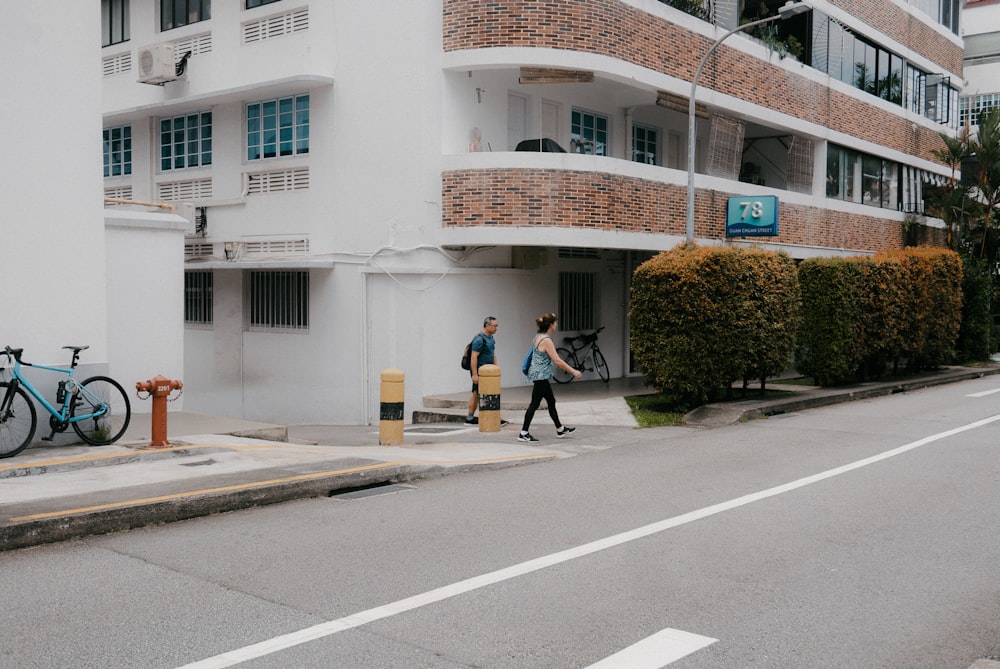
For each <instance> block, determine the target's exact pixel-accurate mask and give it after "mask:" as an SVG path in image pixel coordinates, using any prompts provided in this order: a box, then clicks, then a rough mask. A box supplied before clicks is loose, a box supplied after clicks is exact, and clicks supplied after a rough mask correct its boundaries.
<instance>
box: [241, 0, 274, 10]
mask: <svg viewBox="0 0 1000 669" xmlns="http://www.w3.org/2000/svg"><path fill="white" fill-rule="evenodd" d="M272 2H278V0H247V9H253V8H254V7H263V6H264V5H269V4H271V3H272Z"/></svg>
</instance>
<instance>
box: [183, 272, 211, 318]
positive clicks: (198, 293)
mask: <svg viewBox="0 0 1000 669" xmlns="http://www.w3.org/2000/svg"><path fill="white" fill-rule="evenodd" d="M212 277H213V274H212V273H211V272H207V271H197V272H184V322H185V323H198V324H202V325H204V324H210V323H211V322H212Z"/></svg>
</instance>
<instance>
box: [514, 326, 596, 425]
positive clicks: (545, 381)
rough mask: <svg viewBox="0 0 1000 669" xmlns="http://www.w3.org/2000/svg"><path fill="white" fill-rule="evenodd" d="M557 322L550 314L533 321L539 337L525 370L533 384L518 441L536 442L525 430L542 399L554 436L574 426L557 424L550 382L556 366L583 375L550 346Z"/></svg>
mask: <svg viewBox="0 0 1000 669" xmlns="http://www.w3.org/2000/svg"><path fill="white" fill-rule="evenodd" d="M557 322H558V319H557V318H556V315H555V314H553V313H548V314H545V315H543V316H539V317H538V318H536V319H535V325H537V326H538V334H536V335H535V340H534V342H533V343H532V346H533V347H534V352H533V353H532V355H531V366H530V367H529V368H528V380H529V381H531V382H532V383H533V384H534V385H533V387H532V388H531V404H529V405H528V410H527V411H526V412H525V413H524V424H523V425H522V426H521V432H520V434H518V435H517V440H518V441H538V440H537V439H535V438H534V437H532V436H531V433H530V432H528V428H529V427H531V419H532V418H534V417H535V410H536V409H538V407H539V406H541V404H542V400H545V404H546V406H548V408H549V416H551V417H552V423H553V425H555V426H556V437H559V438H562V437H565V436H566V435H567V434H569V433H570V432H573V431H574V430H576V428H575V427H567V426H566V425H563V424H562V423H561V422H559V414H558V413H557V412H556V398H555V395H553V394H552V385H551V384H550V383H549V380H550V379H552V372H553V370H554V368H555V367H561V368H563V369H565V370H566V371H567V372H569V373H570V374H572V375H573V378H574V379H579V378H580V377H581V376H583V374H582V373H580V371H579V370H576V369H573V368H572V367H570V366H569V364H567V363H566V361H564V360H563V359H562V358H560V357H559V354H558V353H556V345H555V344H553V343H552V335H554V334H555V332H556V323H557Z"/></svg>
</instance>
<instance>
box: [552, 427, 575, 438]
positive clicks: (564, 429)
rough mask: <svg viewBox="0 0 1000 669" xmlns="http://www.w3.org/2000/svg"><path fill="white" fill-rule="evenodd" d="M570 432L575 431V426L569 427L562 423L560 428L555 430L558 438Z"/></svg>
mask: <svg viewBox="0 0 1000 669" xmlns="http://www.w3.org/2000/svg"><path fill="white" fill-rule="evenodd" d="M571 432H576V428H575V427H569V426H568V425H563V426H562V428H560V429H559V430H556V437H558V438H559V439H562V438H563V437H565V436H566V435H567V434H570V433H571Z"/></svg>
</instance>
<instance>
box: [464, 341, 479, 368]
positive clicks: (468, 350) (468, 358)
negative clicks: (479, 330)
mask: <svg viewBox="0 0 1000 669" xmlns="http://www.w3.org/2000/svg"><path fill="white" fill-rule="evenodd" d="M478 336H479V335H478V334H477V335H476V337H478ZM476 337H473V338H472V341H470V342H469V343H468V344H466V345H465V353H463V354H462V369H472V345H473V344H474V343H475V342H476Z"/></svg>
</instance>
